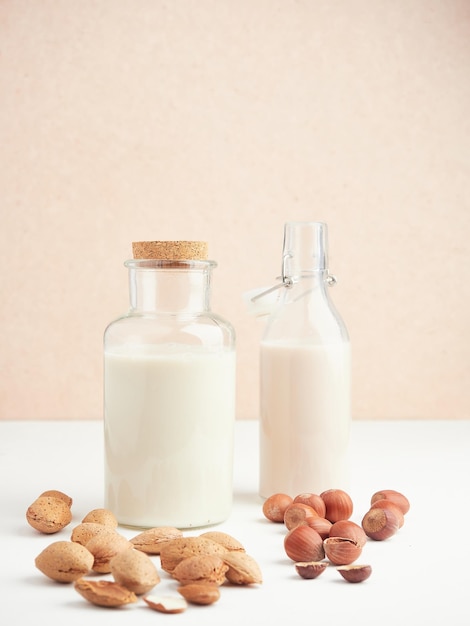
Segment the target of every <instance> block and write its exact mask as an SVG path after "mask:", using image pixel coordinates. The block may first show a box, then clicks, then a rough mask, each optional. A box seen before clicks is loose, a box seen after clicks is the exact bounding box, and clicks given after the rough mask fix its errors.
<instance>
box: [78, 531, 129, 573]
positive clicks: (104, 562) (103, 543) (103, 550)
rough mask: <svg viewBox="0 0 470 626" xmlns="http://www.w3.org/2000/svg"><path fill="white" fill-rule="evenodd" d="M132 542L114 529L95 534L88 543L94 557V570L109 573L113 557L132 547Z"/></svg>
mask: <svg viewBox="0 0 470 626" xmlns="http://www.w3.org/2000/svg"><path fill="white" fill-rule="evenodd" d="M132 547H133V546H132V543H131V542H130V541H128V540H127V539H126V538H125V537H123V536H122V535H120V534H119V533H117V532H115V531H113V532H110V533H103V534H101V535H95V536H94V537H92V538H91V539H90V541H89V542H88V543H87V544H86V548H87V550H89V551H90V552H91V553H92V554H93V557H94V562H93V567H92V569H93V571H95V572H98V573H100V574H109V573H110V572H111V566H110V562H111V559H112V558H113V557H114V556H116V554H118V553H119V552H122V551H123V550H130V549H132Z"/></svg>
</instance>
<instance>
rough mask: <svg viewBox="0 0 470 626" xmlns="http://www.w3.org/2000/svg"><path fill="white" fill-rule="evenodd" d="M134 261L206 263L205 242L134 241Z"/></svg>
mask: <svg viewBox="0 0 470 626" xmlns="http://www.w3.org/2000/svg"><path fill="white" fill-rule="evenodd" d="M132 252H133V255H134V259H158V260H160V261H187V260H191V261H205V260H206V259H207V242H205V241H134V242H133V243H132Z"/></svg>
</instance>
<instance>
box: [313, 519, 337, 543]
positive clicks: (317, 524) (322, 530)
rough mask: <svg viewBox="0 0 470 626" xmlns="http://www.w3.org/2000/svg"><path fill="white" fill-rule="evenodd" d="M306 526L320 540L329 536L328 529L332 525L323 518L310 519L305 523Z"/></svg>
mask: <svg viewBox="0 0 470 626" xmlns="http://www.w3.org/2000/svg"><path fill="white" fill-rule="evenodd" d="M307 526H310V528H313V529H314V530H316V531H317V533H318V534H319V535H320V537H321V538H322V539H326V538H327V537H329V536H330V529H331V527H332V526H333V524H332V523H331V522H330V521H329V520H327V519H326V518H325V517H312V518H311V519H309V520H308V521H307Z"/></svg>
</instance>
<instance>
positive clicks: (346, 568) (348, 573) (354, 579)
mask: <svg viewBox="0 0 470 626" xmlns="http://www.w3.org/2000/svg"><path fill="white" fill-rule="evenodd" d="M336 569H337V570H338V572H339V573H340V574H341V576H342V577H343V578H344V580H347V581H348V583H362V582H363V581H364V580H367V578H369V576H370V575H371V574H372V568H371V566H370V565H356V564H354V565H340V566H339V567H337V568H336Z"/></svg>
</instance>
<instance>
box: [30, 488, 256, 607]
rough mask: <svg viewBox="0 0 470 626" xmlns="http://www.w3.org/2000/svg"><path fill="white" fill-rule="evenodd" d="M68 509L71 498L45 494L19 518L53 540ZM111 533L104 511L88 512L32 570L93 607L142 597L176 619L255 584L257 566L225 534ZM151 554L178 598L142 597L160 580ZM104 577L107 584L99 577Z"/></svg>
mask: <svg viewBox="0 0 470 626" xmlns="http://www.w3.org/2000/svg"><path fill="white" fill-rule="evenodd" d="M71 507H72V498H71V497H70V496H68V495H66V494H64V493H62V492H60V491H57V490H50V491H47V492H43V493H42V494H41V495H40V496H39V497H38V498H37V499H36V500H35V501H34V502H33V503H32V504H31V505H30V506H29V507H28V509H27V511H26V519H27V521H28V523H29V524H30V525H31V526H32V527H33V528H35V529H36V530H38V531H39V532H42V533H46V534H52V533H56V532H58V531H59V530H62V529H63V528H65V527H66V526H67V525H68V524H70V522H71V521H72V512H71ZM117 527H118V522H117V519H116V518H115V516H114V514H113V513H112V512H111V511H109V510H107V509H94V510H92V511H90V512H89V513H88V514H87V515H86V516H85V517H84V518H83V519H82V520H81V522H80V523H79V524H77V525H76V526H75V527H74V528H73V529H72V532H71V535H70V540H63V541H55V542H52V543H51V544H49V545H48V546H47V547H46V548H45V549H44V550H43V551H42V552H41V553H40V554H39V555H38V556H37V557H36V559H35V565H36V567H37V568H38V569H39V570H40V571H41V572H42V573H43V574H44V575H45V576H47V577H48V578H51V579H52V580H55V581H57V582H60V583H73V584H74V588H75V590H76V591H77V592H78V593H79V594H80V595H81V596H83V597H84V598H85V599H86V600H88V601H89V602H91V603H92V604H95V605H98V606H104V607H117V606H123V605H126V604H131V603H135V602H137V601H138V599H139V597H142V599H143V601H144V602H145V603H146V605H147V606H149V607H150V608H151V609H154V610H156V611H160V612H163V613H181V612H182V611H184V610H185V609H186V608H187V606H188V603H190V604H194V605H208V604H213V603H214V602H216V601H217V600H218V599H219V598H220V587H221V586H222V585H223V584H232V585H238V586H241V585H252V584H260V583H262V574H261V570H260V568H259V565H258V563H257V562H256V561H255V559H254V558H253V557H252V556H250V555H249V554H247V552H246V550H245V548H244V547H243V545H242V544H241V543H240V542H239V541H238V540H237V539H235V538H234V537H232V536H231V535H229V534H227V533H223V532H219V531H207V532H204V533H202V534H200V535H199V536H191V537H189V536H188V537H185V536H184V534H183V532H182V531H181V530H179V529H177V528H174V527H167V526H162V527H156V528H150V529H148V530H144V531H142V532H141V533H139V534H137V535H136V536H134V537H133V538H131V539H127V538H126V537H124V536H123V535H122V534H120V533H119V532H118V530H117ZM155 555H158V556H159V557H160V567H161V569H162V570H163V572H165V573H166V574H168V575H169V576H170V577H171V578H173V579H175V581H177V583H178V586H177V588H176V591H177V592H178V595H154V594H153V592H152V594H151V595H149V592H150V591H152V590H153V588H154V587H155V586H156V585H158V583H159V582H160V581H161V578H160V575H159V572H158V570H157V567H156V565H155V563H154V561H153V559H152V557H153V556H155ZM106 574H110V575H111V576H112V578H113V580H106V579H103V578H99V575H106ZM97 576H98V577H97Z"/></svg>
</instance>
